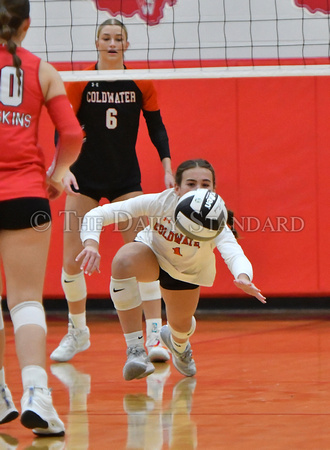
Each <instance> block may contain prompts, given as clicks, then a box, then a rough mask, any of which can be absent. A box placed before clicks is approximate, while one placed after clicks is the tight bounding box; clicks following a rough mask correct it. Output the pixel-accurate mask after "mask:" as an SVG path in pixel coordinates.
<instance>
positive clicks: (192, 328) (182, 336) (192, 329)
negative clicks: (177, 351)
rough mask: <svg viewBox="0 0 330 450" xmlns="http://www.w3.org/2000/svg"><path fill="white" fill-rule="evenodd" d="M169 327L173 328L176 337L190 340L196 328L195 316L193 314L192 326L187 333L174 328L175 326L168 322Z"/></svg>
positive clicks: (173, 334)
mask: <svg viewBox="0 0 330 450" xmlns="http://www.w3.org/2000/svg"><path fill="white" fill-rule="evenodd" d="M168 327H169V329H170V330H171V334H172V336H173V337H174V338H179V339H184V340H188V339H189V338H190V336H192V335H193V334H194V332H195V330H196V319H195V317H194V316H192V319H191V327H190V330H189V331H188V332H187V333H181V332H180V331H176V330H173V328H172V327H171V325H170V324H169V323H168Z"/></svg>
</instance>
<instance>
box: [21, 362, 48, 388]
mask: <svg viewBox="0 0 330 450" xmlns="http://www.w3.org/2000/svg"><path fill="white" fill-rule="evenodd" d="M22 382H23V389H24V390H25V389H27V388H28V387H30V386H36V387H43V388H47V386H48V375H47V372H46V371H45V369H44V368H43V367H41V366H32V365H31V366H25V367H23V369H22Z"/></svg>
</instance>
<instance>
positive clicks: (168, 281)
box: [158, 268, 199, 291]
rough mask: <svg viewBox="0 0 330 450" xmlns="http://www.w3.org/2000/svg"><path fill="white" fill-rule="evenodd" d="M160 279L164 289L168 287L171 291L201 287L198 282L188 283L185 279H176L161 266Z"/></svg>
mask: <svg viewBox="0 0 330 450" xmlns="http://www.w3.org/2000/svg"><path fill="white" fill-rule="evenodd" d="M158 279H159V283H160V285H161V287H162V288H164V289H168V290H169V291H185V290H192V289H197V288H198V287H199V286H198V285H197V284H191V283H186V282H185V281H181V280H176V279H175V278H172V277H171V276H170V275H169V274H168V273H167V272H165V271H164V270H163V269H161V268H159V278H158Z"/></svg>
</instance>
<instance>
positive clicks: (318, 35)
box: [25, 0, 330, 81]
mask: <svg viewBox="0 0 330 450" xmlns="http://www.w3.org/2000/svg"><path fill="white" fill-rule="evenodd" d="M110 17H113V18H117V19H119V20H121V21H122V22H123V23H124V24H125V25H126V27H127V29H128V39H129V42H130V47H129V48H128V50H127V52H126V55H125V60H126V63H127V64H128V66H129V68H130V70H129V71H88V72H86V71H82V69H83V68H84V67H85V66H86V65H88V64H90V63H91V62H93V61H96V60H97V53H96V49H95V39H96V32H97V28H98V26H99V25H100V24H101V23H102V22H103V21H104V20H107V19H109V18H110ZM31 18H32V23H31V28H30V31H29V33H28V36H27V38H26V41H25V46H26V47H27V48H28V49H29V50H31V51H32V52H33V53H35V54H37V55H38V56H40V57H41V58H43V59H45V60H47V61H49V62H51V63H53V64H54V65H55V66H56V67H57V68H58V69H59V70H60V73H61V76H62V78H63V79H64V81H80V80H100V79H108V80H114V79H132V78H134V79H149V78H150V79H176V78H178V79H184V78H232V77H234V78H235V77H237V78H239V77H268V76H269V77H273V76H299V75H302V76H308V75H311V76H314V75H320V76H322V75H325V76H327V75H330V70H329V68H330V66H329V62H330V0H65V1H61V0H31Z"/></svg>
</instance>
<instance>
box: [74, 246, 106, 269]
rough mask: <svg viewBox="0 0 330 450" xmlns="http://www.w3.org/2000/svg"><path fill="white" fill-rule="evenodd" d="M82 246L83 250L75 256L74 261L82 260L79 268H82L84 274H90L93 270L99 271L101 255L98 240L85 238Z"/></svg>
mask: <svg viewBox="0 0 330 450" xmlns="http://www.w3.org/2000/svg"><path fill="white" fill-rule="evenodd" d="M84 246H85V248H84V250H83V251H81V252H80V253H79V255H78V256H77V257H76V261H82V262H81V265H80V270H83V271H84V273H85V274H86V275H92V273H94V272H95V271H96V272H99V273H100V261H101V255H100V254H99V251H98V248H99V244H98V242H96V241H94V240H92V239H87V241H85V242H84Z"/></svg>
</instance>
